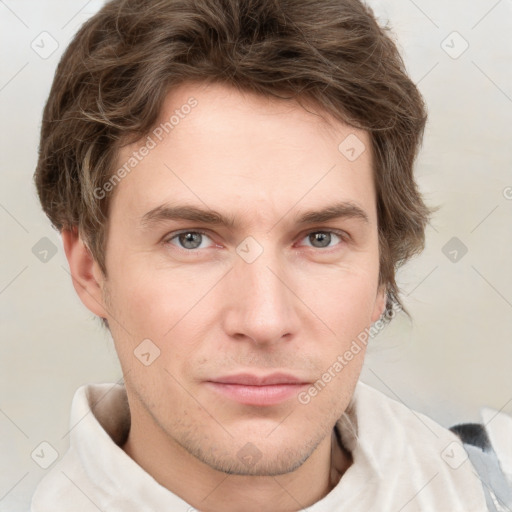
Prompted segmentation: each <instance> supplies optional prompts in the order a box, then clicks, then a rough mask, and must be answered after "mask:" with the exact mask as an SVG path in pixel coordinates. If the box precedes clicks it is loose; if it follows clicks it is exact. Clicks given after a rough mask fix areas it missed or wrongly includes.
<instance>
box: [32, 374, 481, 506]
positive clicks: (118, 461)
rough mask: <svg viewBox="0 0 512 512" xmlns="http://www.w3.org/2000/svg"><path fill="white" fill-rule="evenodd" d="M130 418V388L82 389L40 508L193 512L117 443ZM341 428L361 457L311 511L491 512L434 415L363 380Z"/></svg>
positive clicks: (40, 492) (39, 494) (38, 499)
mask: <svg viewBox="0 0 512 512" xmlns="http://www.w3.org/2000/svg"><path fill="white" fill-rule="evenodd" d="M94 404H96V406H95V407H94V412H93V411H92V410H91V405H94ZM129 415H130V413H129V409H128V402H127V399H126V391H125V388H124V387H123V386H120V385H118V384H101V385H88V386H82V387H81V388H79V389H78V391H77V392H76V394H75V396H74V399H73V404H72V409H71V428H72V430H71V433H70V436H71V437H70V448H69V451H68V452H67V453H66V454H65V455H64V456H63V458H62V459H61V460H60V461H58V462H57V463H56V464H55V466H54V467H53V468H52V469H51V470H50V472H49V474H48V475H46V476H45V478H44V479H43V480H42V481H41V483H40V484H39V486H38V488H37V489H36V492H35V494H34V496H33V499H32V508H31V510H32V512H98V510H100V511H102V512H156V511H158V512H161V511H164V512H191V511H193V510H195V509H193V508H192V507H191V506H190V505H189V504H188V503H186V502H185V501H184V500H182V499H181V498H180V497H178V496H176V495H175V494H173V493H172V492H171V491H169V490H168V489H166V488H165V487H163V486H161V485H160V484H159V483H158V482H156V481H155V480H154V479H153V478H152V477H151V475H149V474H148V473H146V472H145V471H144V470H143V469H142V468H141V467H140V466H139V465H138V464H137V463H136V462H135V461H134V460H132V459H131V458H130V457H129V456H128V455H127V454H126V453H125V452H124V451H123V450H122V449H121V448H120V447H119V446H118V444H119V443H121V442H122V441H123V440H124V438H125V436H126V434H127V430H128V428H129V423H130V421H129V418H130V416H129ZM336 427H337V428H338V430H339V432H340V434H341V439H342V440H343V444H344V446H345V448H347V449H348V450H349V451H350V452H351V454H352V459H353V463H352V465H351V466H350V467H349V468H348V469H347V471H346V472H345V473H344V474H343V476H342V477H341V479H340V481H339V482H338V484H337V485H336V487H335V488H334V489H332V491H331V492H330V493H329V494H327V496H325V497H324V498H323V499H321V500H320V501H318V502H317V503H315V504H314V505H312V506H310V507H308V508H307V512H334V511H336V512H368V511H376V512H413V511H422V512H484V511H487V507H486V505H485V497H484V493H483V490H482V484H481V482H480V480H479V478H478V476H477V475H476V474H475V470H474V468H473V466H472V465H471V462H470V461H469V460H468V459H467V457H466V452H465V450H464V448H463V447H462V445H461V442H460V441H459V439H458V438H457V437H456V436H455V435H454V434H453V433H452V432H450V431H449V430H447V429H445V428H443V427H442V426H440V425H439V424H437V423H436V422H434V421H433V420H431V419H430V418H428V417H426V416H424V415H422V414H419V413H416V412H413V411H411V410H410V409H409V408H407V407H406V406H404V405H403V404H401V403H399V402H397V401H395V400H392V399H390V398H388V397H387V396H385V395H384V394H382V393H381V392H379V391H377V390H375V389H373V388H371V387H369V386H367V385H365V384H363V383H362V382H359V383H358V384H357V387H356V391H355V393H354V396H353V399H352V402H351V405H350V406H349V408H348V409H347V411H346V414H345V415H344V416H342V418H341V419H340V420H339V421H338V422H337V424H336ZM268 510H269V511H271V510H272V508H271V505H269V509H268ZM262 512H266V511H262Z"/></svg>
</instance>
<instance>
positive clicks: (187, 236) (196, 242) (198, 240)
mask: <svg viewBox="0 0 512 512" xmlns="http://www.w3.org/2000/svg"><path fill="white" fill-rule="evenodd" d="M205 240H210V237H209V236H208V235H206V233H203V232H201V231H182V232H181V233H177V234H175V235H173V236H172V237H170V238H168V239H167V240H166V243H171V244H172V245H176V246H178V247H179V248H180V249H186V250H194V249H204V248H205V247H206V246H205V245H203V242H205ZM210 241H211V240H210Z"/></svg>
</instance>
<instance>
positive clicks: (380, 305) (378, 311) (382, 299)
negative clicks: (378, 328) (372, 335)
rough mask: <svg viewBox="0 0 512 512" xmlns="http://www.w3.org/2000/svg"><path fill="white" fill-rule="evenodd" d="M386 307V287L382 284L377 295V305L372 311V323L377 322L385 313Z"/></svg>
mask: <svg viewBox="0 0 512 512" xmlns="http://www.w3.org/2000/svg"><path fill="white" fill-rule="evenodd" d="M385 309H386V287H385V286H384V285H383V284H381V285H380V286H379V289H378V290H377V296H376V297H375V305H374V307H373V313H372V323H374V322H376V321H377V320H378V319H379V318H380V317H381V316H382V313H384V310H385Z"/></svg>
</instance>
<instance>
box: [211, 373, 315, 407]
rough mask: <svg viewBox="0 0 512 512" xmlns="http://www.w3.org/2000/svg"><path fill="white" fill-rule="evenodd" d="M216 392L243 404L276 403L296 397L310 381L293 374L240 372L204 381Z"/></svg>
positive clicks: (262, 404) (265, 404) (268, 404)
mask: <svg viewBox="0 0 512 512" xmlns="http://www.w3.org/2000/svg"><path fill="white" fill-rule="evenodd" d="M206 384H207V385H208V386H209V387H210V388H211V389H212V390H213V391H214V392H216V393H218V394H220V395H222V396H224V397H227V398H229V399H231V400H234V401H235V402H238V403H240V404H243V405H254V406H260V407H263V406H270V405H277V404H280V403H282V402H285V401H286V400H289V399H291V398H293V397H296V396H297V394H298V393H299V392H300V390H301V389H302V388H304V387H305V386H308V385H309V384H310V383H309V382H306V381H304V380H302V379H299V378H298V377H295V376H294V375H290V374H286V373H273V374H269V375H264V376H257V375H253V374H249V373H240V374H237V375H230V376H225V377H218V378H215V379H212V380H208V381H206Z"/></svg>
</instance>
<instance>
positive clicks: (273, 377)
mask: <svg viewBox="0 0 512 512" xmlns="http://www.w3.org/2000/svg"><path fill="white" fill-rule="evenodd" d="M210 382H215V383H217V384H239V385H243V386H273V385H278V384H305V381H304V380H302V379H299V378H298V377H295V376H294V375H290V374H288V373H271V374H269V375H262V376H258V375H253V374H250V373H238V374H236V375H227V376H225V377H218V378H215V379H211V380H210Z"/></svg>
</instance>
